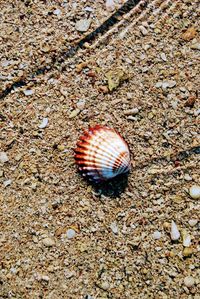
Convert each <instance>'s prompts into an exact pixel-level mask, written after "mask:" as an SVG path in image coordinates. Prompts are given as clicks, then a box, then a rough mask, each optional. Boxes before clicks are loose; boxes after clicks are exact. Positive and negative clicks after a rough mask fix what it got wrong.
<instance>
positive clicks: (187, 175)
mask: <svg viewBox="0 0 200 299" xmlns="http://www.w3.org/2000/svg"><path fill="white" fill-rule="evenodd" d="M184 180H186V181H192V177H191V176H190V175H189V174H188V173H186V174H185V175H184Z"/></svg>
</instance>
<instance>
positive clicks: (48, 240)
mask: <svg viewBox="0 0 200 299" xmlns="http://www.w3.org/2000/svg"><path fill="white" fill-rule="evenodd" d="M42 243H43V244H44V245H45V246H46V247H52V246H53V245H55V241H54V240H53V239H52V238H45V239H43V240H42Z"/></svg>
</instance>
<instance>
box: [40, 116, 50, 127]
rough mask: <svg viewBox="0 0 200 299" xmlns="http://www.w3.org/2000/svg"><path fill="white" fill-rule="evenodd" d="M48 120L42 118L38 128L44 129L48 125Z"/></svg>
mask: <svg viewBox="0 0 200 299" xmlns="http://www.w3.org/2000/svg"><path fill="white" fill-rule="evenodd" d="M48 122H49V121H48V118H47V117H44V118H43V120H42V122H41V124H40V125H39V126H38V127H39V128H40V129H44V128H46V126H47V125H48Z"/></svg>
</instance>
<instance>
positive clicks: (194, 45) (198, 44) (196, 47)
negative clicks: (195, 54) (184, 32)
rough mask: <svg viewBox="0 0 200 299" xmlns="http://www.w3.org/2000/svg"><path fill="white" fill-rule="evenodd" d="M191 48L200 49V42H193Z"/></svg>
mask: <svg viewBox="0 0 200 299" xmlns="http://www.w3.org/2000/svg"><path fill="white" fill-rule="evenodd" d="M191 49H195V50H200V43H196V44H193V45H192V46H191Z"/></svg>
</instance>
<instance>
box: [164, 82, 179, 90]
mask: <svg viewBox="0 0 200 299" xmlns="http://www.w3.org/2000/svg"><path fill="white" fill-rule="evenodd" d="M175 85H176V81H174V80H169V81H163V83H162V88H163V89H166V88H172V87H174V86H175Z"/></svg>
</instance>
